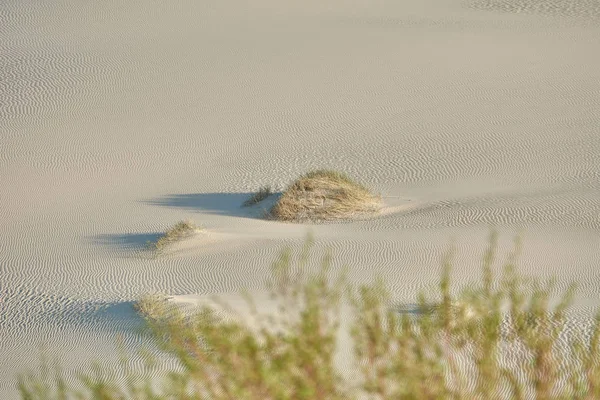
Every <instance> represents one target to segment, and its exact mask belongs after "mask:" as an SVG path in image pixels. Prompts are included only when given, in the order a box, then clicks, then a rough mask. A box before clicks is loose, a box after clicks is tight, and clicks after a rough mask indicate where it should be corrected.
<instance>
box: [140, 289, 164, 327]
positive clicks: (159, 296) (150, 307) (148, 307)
mask: <svg viewBox="0 0 600 400" xmlns="http://www.w3.org/2000/svg"><path fill="white" fill-rule="evenodd" d="M166 302H167V296H166V295H165V294H163V293H152V294H147V295H144V296H142V297H141V298H140V299H139V300H138V301H136V302H135V303H134V304H133V308H134V309H135V310H136V311H137V312H138V313H139V314H140V315H141V316H142V317H144V318H145V319H148V320H152V321H155V320H157V319H158V318H160V317H161V315H164V313H165V311H164V309H165V307H166Z"/></svg>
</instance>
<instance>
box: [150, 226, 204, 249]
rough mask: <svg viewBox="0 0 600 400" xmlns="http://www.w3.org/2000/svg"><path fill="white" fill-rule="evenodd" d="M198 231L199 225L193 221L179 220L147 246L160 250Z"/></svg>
mask: <svg viewBox="0 0 600 400" xmlns="http://www.w3.org/2000/svg"><path fill="white" fill-rule="evenodd" d="M198 231H200V227H198V226H196V225H195V224H194V223H193V222H191V221H179V222H178V223H176V224H175V225H173V226H172V227H170V228H169V229H168V230H167V231H166V232H165V233H164V234H163V235H162V236H160V237H159V238H158V239H157V240H156V242H154V243H149V246H150V248H151V249H152V250H155V251H157V252H162V251H164V250H165V249H166V248H167V247H168V246H170V245H171V244H173V243H175V242H177V241H179V240H182V239H185V238H187V237H189V236H191V235H193V234H194V233H195V232H198Z"/></svg>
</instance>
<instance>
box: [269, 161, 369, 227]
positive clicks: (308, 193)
mask: <svg viewBox="0 0 600 400" xmlns="http://www.w3.org/2000/svg"><path fill="white" fill-rule="evenodd" d="M380 207H381V201H380V198H379V197H378V196H375V195H373V194H371V193H370V192H369V190H368V189H367V188H366V187H364V186H363V185H361V184H359V183H357V182H354V181H353V180H352V179H350V178H349V177H348V176H347V175H346V174H344V173H341V172H336V171H330V170H317V171H313V172H309V173H307V174H305V175H303V176H301V177H300V178H299V179H297V180H296V181H295V182H294V183H292V184H291V185H290V186H289V187H288V188H287V189H286V190H285V191H284V192H283V193H282V195H281V197H279V199H278V200H277V202H276V203H275V205H274V206H273V207H272V208H271V210H270V217H271V218H274V219H276V220H280V221H294V222H302V221H328V220H339V219H349V218H352V217H355V216H358V215H364V214H369V213H374V212H377V211H378V210H379V209H380Z"/></svg>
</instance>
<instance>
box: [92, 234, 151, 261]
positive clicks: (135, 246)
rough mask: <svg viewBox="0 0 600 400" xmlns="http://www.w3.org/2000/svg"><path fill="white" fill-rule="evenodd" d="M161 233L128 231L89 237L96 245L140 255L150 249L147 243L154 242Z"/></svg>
mask: <svg viewBox="0 0 600 400" xmlns="http://www.w3.org/2000/svg"><path fill="white" fill-rule="evenodd" d="M161 235H162V233H159V232H156V233H128V234H102V235H96V236H92V237H90V240H91V242H92V243H93V244H94V245H96V246H104V247H109V248H111V249H113V250H116V251H118V252H121V253H123V254H129V255H133V256H140V255H142V254H144V253H146V252H147V251H149V250H150V246H149V243H154V242H156V241H157V240H158V238H159V237H160V236H161Z"/></svg>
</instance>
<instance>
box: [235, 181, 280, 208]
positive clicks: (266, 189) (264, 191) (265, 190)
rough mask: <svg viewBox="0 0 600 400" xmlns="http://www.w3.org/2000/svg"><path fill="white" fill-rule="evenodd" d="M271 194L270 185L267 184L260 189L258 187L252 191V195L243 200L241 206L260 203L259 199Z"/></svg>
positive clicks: (261, 199)
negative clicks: (254, 191) (255, 190)
mask: <svg viewBox="0 0 600 400" xmlns="http://www.w3.org/2000/svg"><path fill="white" fill-rule="evenodd" d="M272 194H273V191H272V190H271V186H269V185H266V186H262V187H261V188H260V189H258V191H257V192H256V193H253V194H252V196H250V198H249V199H248V200H246V201H244V203H243V204H242V206H244V207H250V206H253V205H255V204H258V203H260V202H261V201H263V200H264V199H266V198H267V197H269V196H271V195H272Z"/></svg>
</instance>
